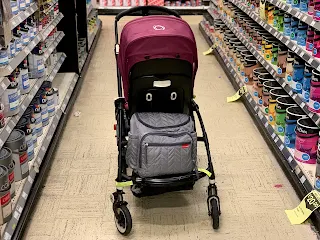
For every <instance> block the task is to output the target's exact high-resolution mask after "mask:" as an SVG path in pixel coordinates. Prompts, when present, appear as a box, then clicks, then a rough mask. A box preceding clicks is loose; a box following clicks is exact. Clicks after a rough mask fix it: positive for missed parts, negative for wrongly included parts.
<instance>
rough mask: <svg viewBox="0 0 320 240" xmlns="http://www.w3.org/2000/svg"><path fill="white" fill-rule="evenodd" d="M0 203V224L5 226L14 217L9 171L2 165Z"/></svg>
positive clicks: (0, 167) (0, 169)
mask: <svg viewBox="0 0 320 240" xmlns="http://www.w3.org/2000/svg"><path fill="white" fill-rule="evenodd" d="M0 201H1V211H0V224H4V223H6V222H8V221H9V220H10V219H11V217H12V205H11V195H10V182H9V177H8V169H7V168H6V167H5V166H2V165H1V166H0Z"/></svg>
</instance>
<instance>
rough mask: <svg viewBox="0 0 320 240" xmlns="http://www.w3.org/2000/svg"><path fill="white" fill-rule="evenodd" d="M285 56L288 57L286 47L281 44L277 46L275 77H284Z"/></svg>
mask: <svg viewBox="0 0 320 240" xmlns="http://www.w3.org/2000/svg"><path fill="white" fill-rule="evenodd" d="M287 55H288V48H287V46H286V45H284V44H282V43H279V45H278V63H277V66H278V69H277V75H278V76H279V77H281V78H284V77H285V75H286V65H287Z"/></svg>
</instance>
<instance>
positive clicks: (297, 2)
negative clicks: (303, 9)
mask: <svg viewBox="0 0 320 240" xmlns="http://www.w3.org/2000/svg"><path fill="white" fill-rule="evenodd" d="M291 5H292V7H295V8H299V7H300V0H292V3H291Z"/></svg>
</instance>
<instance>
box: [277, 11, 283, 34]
mask: <svg viewBox="0 0 320 240" xmlns="http://www.w3.org/2000/svg"><path fill="white" fill-rule="evenodd" d="M277 29H278V31H279V32H283V31H284V11H282V10H281V9H280V10H279V13H278V21H277Z"/></svg>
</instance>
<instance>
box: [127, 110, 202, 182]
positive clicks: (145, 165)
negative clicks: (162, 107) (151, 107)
mask: <svg viewBox="0 0 320 240" xmlns="http://www.w3.org/2000/svg"><path fill="white" fill-rule="evenodd" d="M126 161H127V164H128V166H129V167H130V168H132V169H133V170H134V171H135V172H136V173H137V174H138V175H139V176H140V177H142V178H145V177H156V176H164V175H172V174H183V173H189V172H192V171H195V170H196V169H197V134H196V132H195V131H194V122H193V120H192V118H191V117H190V116H189V115H186V114H178V113H155V112H148V113H135V114H134V115H133V116H132V118H131V120H130V132H129V139H128V147H127V153H126Z"/></svg>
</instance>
